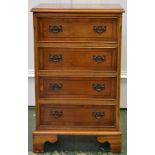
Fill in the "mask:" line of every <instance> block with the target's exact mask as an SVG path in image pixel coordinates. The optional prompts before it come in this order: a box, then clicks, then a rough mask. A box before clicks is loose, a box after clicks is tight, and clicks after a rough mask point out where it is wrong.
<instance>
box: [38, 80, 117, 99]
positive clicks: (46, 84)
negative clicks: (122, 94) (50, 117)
mask: <svg viewBox="0 0 155 155" xmlns="http://www.w3.org/2000/svg"><path fill="white" fill-rule="evenodd" d="M60 84H61V85H62V87H61V88H53V89H52V88H51V85H53V87H54V85H55V87H57V86H58V87H59V85H60ZM95 85H99V86H96V87H98V88H95ZM102 85H103V86H102ZM39 86H40V89H39V90H40V92H39V96H40V98H74V97H76V98H86V97H87V98H89V97H90V98H96V97H97V98H107V99H108V98H115V97H116V92H115V91H116V79H115V78H93V77H92V78H90V77H89V78H80V77H79V78H69V77H67V78H65V77H63V78H60V77H55V78H54V77H40V78H39ZM100 87H101V88H100Z"/></svg>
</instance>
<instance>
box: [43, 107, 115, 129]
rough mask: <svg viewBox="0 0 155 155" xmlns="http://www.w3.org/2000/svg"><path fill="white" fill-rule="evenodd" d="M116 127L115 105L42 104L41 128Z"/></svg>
mask: <svg viewBox="0 0 155 155" xmlns="http://www.w3.org/2000/svg"><path fill="white" fill-rule="evenodd" d="M67 126H68V127H69V128H70V127H74V128H76V127H80V126H82V127H98V128H99V127H103V128H104V127H114V126H115V106H102V105H50V104H44V105H40V128H54V127H56V128H57V127H62V128H65V127H67Z"/></svg>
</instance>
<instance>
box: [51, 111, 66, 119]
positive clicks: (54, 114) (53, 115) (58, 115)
mask: <svg viewBox="0 0 155 155" xmlns="http://www.w3.org/2000/svg"><path fill="white" fill-rule="evenodd" d="M51 116H52V117H54V118H56V119H57V118H60V117H61V116H63V112H62V111H52V112H51Z"/></svg>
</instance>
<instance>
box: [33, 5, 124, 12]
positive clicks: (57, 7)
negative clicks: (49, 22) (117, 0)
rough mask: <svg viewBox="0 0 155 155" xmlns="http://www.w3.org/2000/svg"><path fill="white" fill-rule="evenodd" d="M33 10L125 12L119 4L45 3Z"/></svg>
mask: <svg viewBox="0 0 155 155" xmlns="http://www.w3.org/2000/svg"><path fill="white" fill-rule="evenodd" d="M31 11H32V12H86V13H89V12H91V13H123V12H124V9H123V8H122V7H121V6H120V5H119V4H56V3H49V4H48V3H43V4H39V5H37V6H36V7H34V8H32V9H31Z"/></svg>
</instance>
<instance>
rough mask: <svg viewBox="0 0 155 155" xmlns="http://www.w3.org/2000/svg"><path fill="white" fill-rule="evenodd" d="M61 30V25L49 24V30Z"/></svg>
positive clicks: (53, 31) (55, 31)
mask: <svg viewBox="0 0 155 155" xmlns="http://www.w3.org/2000/svg"><path fill="white" fill-rule="evenodd" d="M62 31H63V30H62V25H49V32H52V33H59V32H62Z"/></svg>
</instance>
